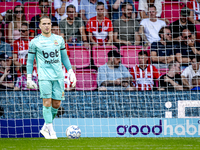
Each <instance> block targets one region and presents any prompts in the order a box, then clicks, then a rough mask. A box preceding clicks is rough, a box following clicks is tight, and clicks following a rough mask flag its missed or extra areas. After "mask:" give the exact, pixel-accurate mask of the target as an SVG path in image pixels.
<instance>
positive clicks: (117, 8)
mask: <svg viewBox="0 0 200 150" xmlns="http://www.w3.org/2000/svg"><path fill="white" fill-rule="evenodd" d="M125 3H129V4H130V5H131V6H132V8H131V9H129V12H130V14H131V17H130V18H132V19H135V13H136V10H135V7H134V4H133V0H109V4H110V6H111V12H112V21H115V20H118V19H119V18H120V16H122V12H123V10H122V8H123V5H124V4H125Z"/></svg>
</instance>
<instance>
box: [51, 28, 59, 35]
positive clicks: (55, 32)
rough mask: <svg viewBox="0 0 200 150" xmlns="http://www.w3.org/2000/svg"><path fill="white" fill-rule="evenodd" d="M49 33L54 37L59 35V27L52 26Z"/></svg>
mask: <svg viewBox="0 0 200 150" xmlns="http://www.w3.org/2000/svg"><path fill="white" fill-rule="evenodd" d="M51 32H52V33H54V34H56V35H59V34H60V29H59V26H53V27H52V28H51Z"/></svg>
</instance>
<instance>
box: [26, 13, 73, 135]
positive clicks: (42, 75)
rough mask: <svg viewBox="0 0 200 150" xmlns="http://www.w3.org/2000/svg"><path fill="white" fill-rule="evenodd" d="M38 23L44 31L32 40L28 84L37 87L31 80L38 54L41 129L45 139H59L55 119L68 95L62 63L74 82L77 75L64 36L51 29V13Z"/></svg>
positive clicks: (29, 86)
mask: <svg viewBox="0 0 200 150" xmlns="http://www.w3.org/2000/svg"><path fill="white" fill-rule="evenodd" d="M39 27H40V29H41V31H42V34H40V35H38V36H36V37H35V38H34V39H33V40H31V42H30V43H29V52H28V60H27V87H28V88H30V89H32V88H33V89H34V88H37V85H36V84H35V83H34V82H33V81H32V71H33V62H34V57H35V56H36V62H37V70H38V80H39V88H40V97H41V98H42V99H43V117H44V120H45V123H44V126H43V127H42V129H41V130H40V133H41V134H42V135H43V136H44V137H45V138H46V139H57V136H56V133H55V131H54V129H53V125H52V121H53V119H54V117H55V116H56V114H57V112H58V108H59V106H60V104H61V100H64V99H65V97H64V96H65V94H64V75H63V71H62V63H63V64H64V66H65V68H66V69H67V70H68V73H69V76H70V80H71V82H72V86H73V87H75V85H76V77H75V74H74V72H73V70H72V67H71V64H70V61H69V58H68V56H67V52H66V49H65V42H64V39H63V38H62V37H61V36H59V35H55V34H52V33H51V20H50V18H49V17H48V16H42V17H41V18H40V23H39Z"/></svg>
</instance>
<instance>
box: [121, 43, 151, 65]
mask: <svg viewBox="0 0 200 150" xmlns="http://www.w3.org/2000/svg"><path fill="white" fill-rule="evenodd" d="M141 50H144V48H143V47H142V46H121V47H120V54H121V55H122V56H123V57H122V58H121V62H122V64H123V65H124V66H126V67H128V68H132V67H133V66H135V65H136V64H138V53H139V52H140V51H141ZM147 53H148V55H149V53H150V51H149V50H147ZM149 63H150V59H149Z"/></svg>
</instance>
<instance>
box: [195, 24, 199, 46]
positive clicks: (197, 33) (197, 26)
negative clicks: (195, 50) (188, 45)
mask: <svg viewBox="0 0 200 150" xmlns="http://www.w3.org/2000/svg"><path fill="white" fill-rule="evenodd" d="M195 26H196V40H197V42H200V24H196V25H195Z"/></svg>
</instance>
